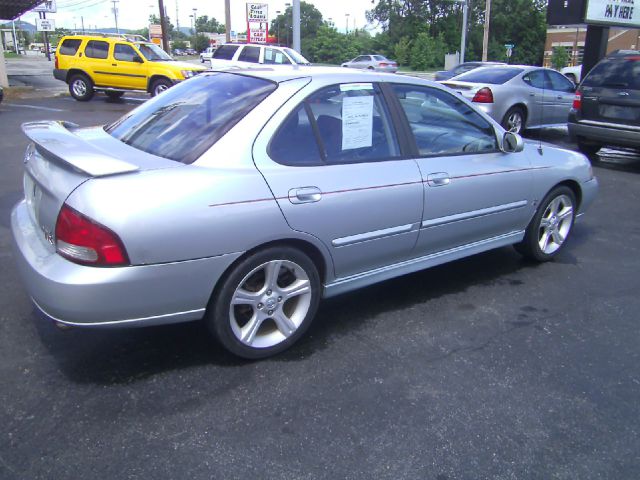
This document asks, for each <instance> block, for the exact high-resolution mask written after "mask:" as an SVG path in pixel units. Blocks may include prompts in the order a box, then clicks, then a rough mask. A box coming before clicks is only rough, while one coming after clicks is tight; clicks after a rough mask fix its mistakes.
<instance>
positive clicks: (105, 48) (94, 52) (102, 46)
mask: <svg viewBox="0 0 640 480" xmlns="http://www.w3.org/2000/svg"><path fill="white" fill-rule="evenodd" d="M84 54H85V56H86V57H89V58H99V59H104V58H107V57H108V56H109V44H108V43H107V42H103V41H101V40H90V41H89V42H87V46H86V47H85V48H84Z"/></svg>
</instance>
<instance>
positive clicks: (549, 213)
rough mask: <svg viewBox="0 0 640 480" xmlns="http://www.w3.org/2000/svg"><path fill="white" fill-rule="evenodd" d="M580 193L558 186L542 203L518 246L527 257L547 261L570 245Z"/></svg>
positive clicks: (517, 248)
mask: <svg viewBox="0 0 640 480" xmlns="http://www.w3.org/2000/svg"><path fill="white" fill-rule="evenodd" d="M575 210H576V196H575V194H574V193H573V190H571V189H570V188H569V187H566V186H564V185H561V186H558V187H556V188H554V189H553V190H551V191H550V192H549V193H548V194H547V196H546V197H544V199H543V200H542V202H540V207H539V208H538V210H537V211H536V214H535V215H534V216H533V219H532V220H531V223H529V226H528V227H527V230H526V233H525V236H524V239H523V240H522V242H521V243H518V244H516V245H514V246H515V248H516V250H517V251H518V252H520V253H521V254H522V255H524V256H525V257H528V258H530V259H532V260H535V261H538V262H547V261H549V260H551V259H552V258H553V257H555V256H556V255H557V254H558V253H559V252H560V251H561V250H562V248H563V247H564V246H565V245H566V242H567V238H569V234H570V233H571V231H572V228H573V222H574V220H575Z"/></svg>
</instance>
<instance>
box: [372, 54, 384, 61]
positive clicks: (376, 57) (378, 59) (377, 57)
mask: <svg viewBox="0 0 640 480" xmlns="http://www.w3.org/2000/svg"><path fill="white" fill-rule="evenodd" d="M373 58H374V60H377V61H379V62H385V61H387V57H383V56H382V55H374V56H373Z"/></svg>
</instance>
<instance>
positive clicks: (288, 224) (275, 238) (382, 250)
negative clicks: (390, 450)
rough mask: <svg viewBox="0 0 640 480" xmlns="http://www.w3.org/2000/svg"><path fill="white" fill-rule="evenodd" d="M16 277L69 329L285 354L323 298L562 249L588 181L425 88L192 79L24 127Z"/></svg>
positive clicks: (263, 75) (371, 81)
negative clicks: (114, 110)
mask: <svg viewBox="0 0 640 480" xmlns="http://www.w3.org/2000/svg"><path fill="white" fill-rule="evenodd" d="M23 130H24V132H25V134H26V135H27V136H28V137H29V138H30V139H31V140H32V143H31V144H30V145H29V147H28V148H27V151H26V153H25V158H24V168H25V174H24V193H25V198H24V199H23V200H22V201H20V202H19V203H18V204H17V205H16V206H15V208H14V209H13V211H12V214H11V229H12V233H13V238H14V247H15V257H16V259H17V262H18V266H19V271H20V273H21V276H22V277H23V279H24V283H25V285H26V287H27V289H28V291H29V293H30V295H31V297H32V299H33V301H34V303H35V304H36V306H37V307H38V308H39V309H40V310H41V311H42V312H43V313H44V314H45V315H46V316H47V317H49V318H52V319H53V320H54V321H55V322H57V323H59V324H63V325H67V326H78V327H124V326H139V325H159V324H166V323H176V322H186V321H192V320H200V319H204V321H205V322H206V324H207V325H208V327H209V328H210V330H211V332H212V333H213V335H214V336H215V338H217V339H218V341H219V342H220V343H221V344H222V345H223V346H224V347H225V348H227V349H228V350H230V351H231V352H233V353H235V354H236V355H239V356H242V357H246V358H263V357H266V356H269V355H273V354H276V353H278V352H280V351H282V350H284V349H286V348H288V347H289V346H291V345H292V344H293V343H294V342H295V341H296V340H297V339H298V338H300V336H301V335H302V334H303V333H304V331H305V330H306V329H307V328H308V327H309V324H310V323H311V321H312V320H313V317H314V315H315V313H316V310H317V308H318V303H319V301H320V299H321V298H322V297H331V296H334V295H338V294H343V293H345V292H349V291H351V290H354V289H357V288H361V287H365V286H367V285H371V284H373V283H375V282H380V281H383V280H388V279H390V278H393V277H397V276H399V275H404V274H407V273H411V272H415V271H417V270H421V269H424V268H428V267H431V266H434V265H439V264H442V263H445V262H448V261H451V260H456V259H459V258H462V257H465V256H468V255H473V254H476V253H480V252H483V251H486V250H489V249H492V248H498V247H503V246H506V245H515V246H516V248H517V249H518V251H520V252H522V253H523V254H524V255H526V256H528V257H530V258H533V259H535V260H538V261H546V260H550V259H552V258H553V257H554V256H555V255H557V254H558V253H559V252H560V251H561V250H562V248H563V247H565V245H566V241H567V238H568V237H569V234H570V233H571V231H572V227H573V224H574V220H575V218H576V217H577V216H579V215H581V214H582V213H583V212H584V211H585V210H586V209H587V207H588V206H589V204H590V203H591V202H592V201H593V199H594V197H595V194H596V190H597V181H596V179H595V177H594V176H593V173H592V170H591V168H590V164H589V162H588V160H587V159H586V157H584V156H583V155H581V154H579V153H573V152H569V151H566V150H561V149H557V148H552V147H546V146H545V147H544V148H543V149H542V151H541V152H539V151H538V146H537V145H529V144H525V143H523V141H522V138H521V137H520V136H518V135H517V134H514V133H511V132H505V131H504V130H503V129H502V128H501V127H500V126H499V125H498V124H497V123H496V122H494V121H493V120H491V118H490V117H488V116H487V115H485V114H483V113H481V112H478V111H476V110H475V109H474V108H473V106H472V104H471V103H469V102H467V101H466V100H464V99H462V98H460V96H459V95H457V94H456V93H454V92H451V91H450V90H449V89H446V88H444V87H442V86H440V85H438V84H436V83H433V82H429V81H425V80H421V79H418V78H411V77H400V76H396V75H389V74H381V73H366V72H354V71H349V70H345V69H340V68H324V67H317V68H313V67H294V68H288V69H285V68H277V69H272V70H269V69H262V70H246V71H241V70H236V71H233V72H210V73H203V74H201V75H198V76H197V77H194V78H192V79H190V80H188V81H185V82H182V83H180V84H179V85H176V86H175V87H173V88H171V89H170V90H167V91H166V92H164V93H162V94H161V95H158V96H157V97H155V98H154V99H152V100H150V101H148V102H146V103H145V104H143V105H141V106H139V107H138V108H136V109H135V110H133V111H131V112H129V113H127V114H126V115H125V116H123V117H122V118H120V119H119V120H117V121H115V122H114V123H112V124H110V125H107V126H106V127H93V128H78V126H76V125H73V124H69V123H65V122H55V121H42V122H35V123H28V124H25V125H24V126H23Z"/></svg>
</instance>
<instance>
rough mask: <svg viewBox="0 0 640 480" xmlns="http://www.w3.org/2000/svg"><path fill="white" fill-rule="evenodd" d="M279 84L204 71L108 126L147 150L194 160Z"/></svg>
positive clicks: (133, 145)
mask: <svg viewBox="0 0 640 480" xmlns="http://www.w3.org/2000/svg"><path fill="white" fill-rule="evenodd" d="M276 88H277V86H276V84H275V83H273V82H270V81H267V80H263V79H260V78H253V77H248V76H244V75H238V74H232V73H211V74H204V75H199V76H198V77H195V78H192V79H191V80H189V81H188V82H183V83H180V84H178V85H176V86H174V87H172V88H170V89H169V90H167V91H166V92H164V93H163V94H162V95H159V96H158V97H156V98H154V99H153V100H150V101H148V102H147V103H145V104H143V105H141V106H140V107H138V108H136V109H135V110H133V111H131V112H129V114H127V115H125V116H124V117H122V118H120V119H119V120H117V121H116V122H115V123H113V124H111V125H108V126H107V127H106V129H105V130H106V131H107V132H108V133H110V134H111V135H112V136H113V137H115V138H117V139H118V140H121V141H122V142H124V143H126V144H127V145H131V146H132V147H134V148H137V149H138V150H142V151H143V152H147V153H151V154H153V155H157V156H159V157H163V158H168V159H170V160H175V161H176V162H182V163H193V162H194V161H195V160H197V159H198V158H199V157H200V155H202V154H203V153H204V152H205V151H207V150H208V149H209V148H210V147H211V146H212V145H213V144H214V143H216V142H217V141H218V140H219V139H220V138H221V137H222V136H223V135H224V134H225V133H227V132H228V131H229V130H230V129H231V128H232V127H233V126H234V125H235V124H236V123H238V122H239V121H240V120H241V119H242V118H243V117H245V116H246V115H247V114H248V113H249V112H250V111H251V110H253V109H254V108H255V107H256V106H257V105H258V104H259V103H260V102H262V101H263V100H264V99H265V98H266V97H267V96H268V95H269V94H270V93H271V92H273V91H274V90H275V89H276Z"/></svg>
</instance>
